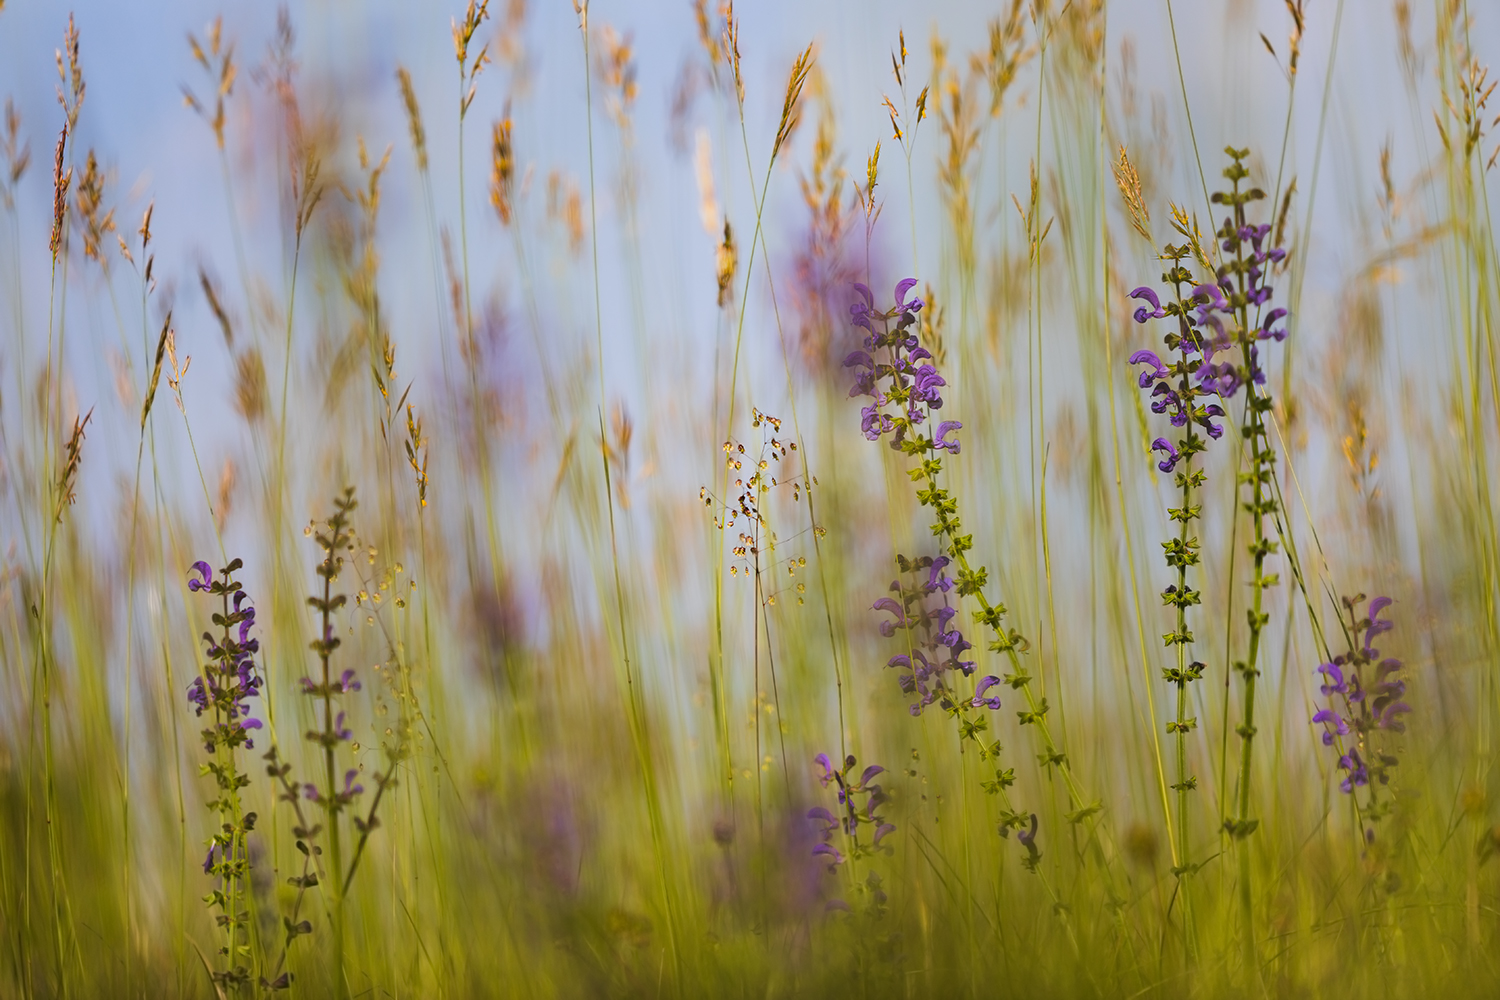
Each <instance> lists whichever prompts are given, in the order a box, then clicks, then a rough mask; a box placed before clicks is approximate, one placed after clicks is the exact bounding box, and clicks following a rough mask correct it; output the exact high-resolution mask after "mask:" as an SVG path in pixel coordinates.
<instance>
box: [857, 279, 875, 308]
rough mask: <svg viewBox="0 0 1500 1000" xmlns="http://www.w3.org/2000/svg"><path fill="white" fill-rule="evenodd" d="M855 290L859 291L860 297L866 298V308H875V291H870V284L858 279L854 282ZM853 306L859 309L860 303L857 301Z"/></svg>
mask: <svg viewBox="0 0 1500 1000" xmlns="http://www.w3.org/2000/svg"><path fill="white" fill-rule="evenodd" d="M854 290H855V291H856V292H858V293H859V294H860V297H861V298H863V299H864V300H865V309H874V308H875V293H874V292H872V291H870V286H869V285H867V284H865V283H864V282H862V281H856V282H855V283H854ZM851 308H854V309H858V308H859V304H858V303H856V304H855V305H854V306H852V307H851Z"/></svg>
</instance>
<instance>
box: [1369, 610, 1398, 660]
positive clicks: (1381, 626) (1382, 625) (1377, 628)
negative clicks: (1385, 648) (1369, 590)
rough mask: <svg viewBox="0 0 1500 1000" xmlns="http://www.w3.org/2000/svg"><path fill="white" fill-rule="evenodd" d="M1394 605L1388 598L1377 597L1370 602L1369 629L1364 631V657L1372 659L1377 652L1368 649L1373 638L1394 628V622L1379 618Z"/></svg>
mask: <svg viewBox="0 0 1500 1000" xmlns="http://www.w3.org/2000/svg"><path fill="white" fill-rule="evenodd" d="M1395 603H1396V602H1395V601H1394V600H1392V599H1391V598H1389V597H1377V598H1375V599H1374V600H1373V601H1371V602H1370V609H1369V618H1370V624H1369V627H1368V628H1366V629H1365V655H1366V656H1370V657H1373V656H1375V655H1376V654H1377V653H1378V652H1379V651H1378V650H1374V649H1371V648H1370V640H1371V639H1373V638H1375V637H1376V636H1377V635H1380V634H1381V633H1382V632H1389V631H1390V630H1391V629H1393V628H1395V627H1396V625H1395V623H1394V622H1391V621H1387V620H1385V619H1382V618H1381V617H1380V614H1381V612H1383V611H1384V610H1385V609H1386V608H1388V607H1390V606H1391V605H1392V604H1395Z"/></svg>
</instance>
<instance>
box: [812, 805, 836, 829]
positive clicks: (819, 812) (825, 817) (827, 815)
mask: <svg viewBox="0 0 1500 1000" xmlns="http://www.w3.org/2000/svg"><path fill="white" fill-rule="evenodd" d="M807 818H808V819H820V820H822V821H823V822H825V823H832V824H834V825H837V824H838V820H837V819H836V818H835V817H834V815H833V813H831V812H829V811H828V810H827V808H825V807H824V806H814V807H813V808H811V809H809V810H808V811H807Z"/></svg>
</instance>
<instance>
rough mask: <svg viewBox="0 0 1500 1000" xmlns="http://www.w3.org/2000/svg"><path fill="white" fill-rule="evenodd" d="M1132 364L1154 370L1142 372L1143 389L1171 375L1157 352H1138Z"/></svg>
mask: <svg viewBox="0 0 1500 1000" xmlns="http://www.w3.org/2000/svg"><path fill="white" fill-rule="evenodd" d="M1137 291H1142V289H1137ZM1130 363H1131V364H1133V365H1150V366H1151V368H1152V369H1154V370H1148V371H1142V372H1141V377H1140V386H1141V388H1142V389H1149V388H1151V383H1153V382H1155V381H1156V380H1157V379H1163V378H1166V377H1167V376H1168V375H1170V374H1171V372H1170V371H1169V370H1168V369H1167V366H1166V365H1164V364H1162V363H1161V358H1160V357H1158V356H1157V354H1156V352H1155V351H1136V352H1135V353H1134V354H1132V355H1131V356H1130ZM1156 412H1158V413H1160V412H1161V411H1160V410H1157V411H1156Z"/></svg>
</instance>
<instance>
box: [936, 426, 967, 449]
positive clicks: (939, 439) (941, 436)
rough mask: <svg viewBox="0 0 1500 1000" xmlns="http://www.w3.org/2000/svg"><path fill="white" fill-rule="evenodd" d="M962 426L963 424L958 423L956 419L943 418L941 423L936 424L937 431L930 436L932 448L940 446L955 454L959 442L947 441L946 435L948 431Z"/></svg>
mask: <svg viewBox="0 0 1500 1000" xmlns="http://www.w3.org/2000/svg"><path fill="white" fill-rule="evenodd" d="M962 427H963V424H961V423H959V422H958V421H957V420H944V421H943V422H942V423H940V424H938V428H937V433H936V434H934V435H933V438H932V446H933V447H934V448H942V449H944V450H946V451H948V452H951V453H952V454H954V455H957V454H958V449H959V446H960V442H958V441H949V440H947V437H948V434H949V432H950V431H956V430H960V429H961V428H962Z"/></svg>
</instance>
